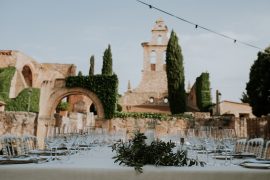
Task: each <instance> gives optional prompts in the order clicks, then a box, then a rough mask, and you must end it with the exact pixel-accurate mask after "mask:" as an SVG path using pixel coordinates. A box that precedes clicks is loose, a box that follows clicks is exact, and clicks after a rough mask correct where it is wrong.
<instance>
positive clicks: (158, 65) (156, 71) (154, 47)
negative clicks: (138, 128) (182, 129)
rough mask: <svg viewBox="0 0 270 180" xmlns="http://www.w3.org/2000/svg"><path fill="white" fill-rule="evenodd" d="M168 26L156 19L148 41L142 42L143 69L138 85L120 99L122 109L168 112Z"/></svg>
mask: <svg viewBox="0 0 270 180" xmlns="http://www.w3.org/2000/svg"><path fill="white" fill-rule="evenodd" d="M167 33H168V28H167V26H166V25H165V23H164V21H163V20H162V19H159V20H157V21H156V23H155V25H154V27H153V29H152V38H151V41H150V42H144V43H142V47H143V51H144V54H143V70H142V79H141V82H140V84H139V86H138V87H136V88H135V89H133V90H131V89H128V91H127V92H126V93H125V94H124V96H123V97H122V98H121V99H120V104H121V105H122V107H123V110H124V111H130V112H166V113H168V112H169V106H168V99H167V95H168V90H167V75H166V62H165V54H166V48H167V44H168V37H167Z"/></svg>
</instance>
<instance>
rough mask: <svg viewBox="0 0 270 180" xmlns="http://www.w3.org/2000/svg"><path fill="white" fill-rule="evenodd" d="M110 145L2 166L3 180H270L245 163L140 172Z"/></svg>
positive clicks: (262, 171)
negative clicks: (124, 162) (58, 157)
mask: <svg viewBox="0 0 270 180" xmlns="http://www.w3.org/2000/svg"><path fill="white" fill-rule="evenodd" d="M113 155H114V153H113V152H111V149H110V148H107V147H95V148H93V149H91V150H90V151H87V152H81V153H78V154H75V155H72V156H71V157H64V158H63V159H62V160H59V161H51V162H47V163H41V164H16V165H1V166H0V180H105V179H106V180H108V179H109V180H148V179H154V180H225V179H226V180H242V179H243V180H269V179H270V169H249V168H244V167H241V166H236V165H230V166H224V165H220V164H218V163H217V165H216V166H206V167H155V166H150V165H149V166H144V167H143V173H142V174H138V173H136V172H135V170H134V168H132V167H124V166H119V165H118V164H115V163H114V160H113V159H112V157H113Z"/></svg>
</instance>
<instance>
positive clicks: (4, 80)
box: [0, 67, 16, 101]
mask: <svg viewBox="0 0 270 180" xmlns="http://www.w3.org/2000/svg"><path fill="white" fill-rule="evenodd" d="M15 71H16V68H15V67H7V68H0V100H2V101H6V100H7V99H8V95H9V90H10V85H11V80H12V78H13V76H14V74H15Z"/></svg>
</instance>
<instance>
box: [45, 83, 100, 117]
mask: <svg viewBox="0 0 270 180" xmlns="http://www.w3.org/2000/svg"><path fill="white" fill-rule="evenodd" d="M69 95H85V96H87V97H88V98H90V99H91V100H92V101H93V104H94V105H95V107H96V109H97V116H98V118H99V119H102V118H104V108H103V105H102V102H101V101H100V99H99V98H98V96H97V95H96V94H95V93H93V92H92V91H89V90H87V89H84V88H61V89H57V90H56V91H54V92H53V93H52V94H51V96H50V98H49V102H48V103H49V104H50V107H49V109H48V110H49V111H48V112H49V114H50V116H51V117H53V113H54V110H55V108H56V107H57V105H58V103H59V102H60V100H61V99H63V98H64V97H66V96H69Z"/></svg>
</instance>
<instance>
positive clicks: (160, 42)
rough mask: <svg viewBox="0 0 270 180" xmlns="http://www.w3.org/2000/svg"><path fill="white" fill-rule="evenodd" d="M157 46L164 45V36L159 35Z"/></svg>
mask: <svg viewBox="0 0 270 180" xmlns="http://www.w3.org/2000/svg"><path fill="white" fill-rule="evenodd" d="M157 44H158V45H161V44H162V36H161V35H158V38H157Z"/></svg>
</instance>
